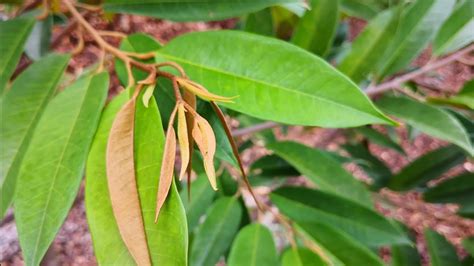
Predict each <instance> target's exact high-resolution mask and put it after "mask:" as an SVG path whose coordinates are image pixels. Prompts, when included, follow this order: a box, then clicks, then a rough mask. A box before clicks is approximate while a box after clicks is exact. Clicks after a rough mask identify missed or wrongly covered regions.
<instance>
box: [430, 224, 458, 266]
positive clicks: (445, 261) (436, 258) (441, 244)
mask: <svg viewBox="0 0 474 266" xmlns="http://www.w3.org/2000/svg"><path fill="white" fill-rule="evenodd" d="M425 239H426V243H427V246H428V254H429V255H430V262H431V265H432V266H447V265H449V266H457V265H461V263H460V261H459V259H458V256H457V255H456V249H455V248H454V246H453V245H452V244H451V243H449V242H448V240H446V238H444V236H442V235H440V234H439V233H437V232H435V231H433V230H431V229H426V230H425Z"/></svg>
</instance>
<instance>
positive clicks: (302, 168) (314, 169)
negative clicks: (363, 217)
mask: <svg viewBox="0 0 474 266" xmlns="http://www.w3.org/2000/svg"><path fill="white" fill-rule="evenodd" d="M267 148H268V149H270V150H272V151H274V152H275V153H276V154H277V155H278V156H280V157H282V158H283V159H285V160H286V161H288V162H289V163H290V164H291V165H293V166H294V167H295V168H296V169H297V170H298V171H299V172H300V173H301V174H303V175H304V176H306V177H307V178H308V179H309V180H311V181H312V182H314V183H315V184H316V185H317V186H318V187H319V188H320V189H321V190H324V191H328V192H331V193H334V194H337V195H339V196H341V197H345V198H347V199H350V200H353V201H357V202H358V203H360V204H362V205H364V206H366V207H369V208H372V199H371V197H370V194H369V192H368V190H367V189H366V188H365V187H364V186H363V184H362V183H360V182H359V181H358V180H356V179H355V178H354V177H353V176H352V175H351V174H349V173H348V172H347V171H346V170H344V168H342V166H341V163H340V162H338V161H337V160H335V159H334V158H332V157H330V156H328V155H327V154H325V153H324V152H322V151H320V150H318V149H314V148H310V147H307V146H305V145H302V144H299V143H296V142H290V141H284V142H275V143H272V144H270V145H268V146H267Z"/></svg>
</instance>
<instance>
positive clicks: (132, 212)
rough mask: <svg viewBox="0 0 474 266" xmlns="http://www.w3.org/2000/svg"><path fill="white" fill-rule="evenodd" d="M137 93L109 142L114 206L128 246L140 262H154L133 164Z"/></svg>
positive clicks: (117, 120)
mask: <svg viewBox="0 0 474 266" xmlns="http://www.w3.org/2000/svg"><path fill="white" fill-rule="evenodd" d="M136 102H137V99H136V96H134V97H133V98H132V99H130V100H129V101H128V102H127V103H126V104H125V105H124V106H123V107H122V108H121V109H120V111H119V112H118V114H117V116H116V118H115V120H114V122H113V124H112V128H111V129H110V135H109V140H108V143H107V178H108V185H109V191H110V199H111V203H112V209H113V213H114V216H115V220H116V221H117V225H118V228H119V231H120V234H121V236H122V239H123V241H124V242H125V245H126V246H127V248H128V250H129V252H130V254H131V255H132V257H133V258H134V260H135V262H136V263H137V264H138V265H151V262H150V255H149V253H148V248H147V242H146V235H145V229H144V226H143V218H142V213H141V207H140V199H139V198H138V191H137V183H136V176H135V163H134V150H133V149H134V135H133V134H134V125H135V106H136Z"/></svg>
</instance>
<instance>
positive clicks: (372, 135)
mask: <svg viewBox="0 0 474 266" xmlns="http://www.w3.org/2000/svg"><path fill="white" fill-rule="evenodd" d="M355 131H356V132H357V133H359V134H361V135H363V136H364V137H366V138H367V139H368V140H370V142H372V143H374V144H377V145H379V146H382V147H386V148H390V149H392V150H394V151H397V152H398V153H400V154H402V155H405V151H403V149H402V147H400V145H399V144H398V143H396V142H395V141H393V140H392V139H391V138H390V137H388V136H385V135H384V134H382V133H380V132H378V131H377V130H375V129H373V128H370V127H358V128H356V129H355Z"/></svg>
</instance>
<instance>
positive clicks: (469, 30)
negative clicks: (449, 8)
mask: <svg viewBox="0 0 474 266" xmlns="http://www.w3.org/2000/svg"><path fill="white" fill-rule="evenodd" d="M473 12H474V1H471V0H464V1H463V2H461V3H460V4H459V5H458V6H456V9H455V10H454V11H453V13H452V14H451V15H450V16H449V18H448V19H447V20H446V22H445V23H444V24H443V26H441V29H440V30H439V31H438V34H437V35H436V38H435V39H434V42H433V48H434V54H435V55H443V54H446V53H450V52H453V51H455V50H457V49H459V48H462V47H463V46H465V45H467V44H469V43H471V42H473V41H474V34H473V32H474V16H473V14H474V13H473Z"/></svg>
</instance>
